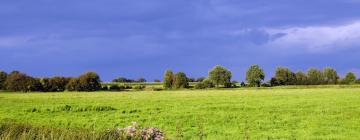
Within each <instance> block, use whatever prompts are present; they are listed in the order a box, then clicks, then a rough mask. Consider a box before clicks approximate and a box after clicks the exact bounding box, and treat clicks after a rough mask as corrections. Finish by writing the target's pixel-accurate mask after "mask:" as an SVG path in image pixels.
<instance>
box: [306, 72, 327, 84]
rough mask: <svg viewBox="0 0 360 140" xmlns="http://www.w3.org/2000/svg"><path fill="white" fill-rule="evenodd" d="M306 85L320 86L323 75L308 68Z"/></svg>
mask: <svg viewBox="0 0 360 140" xmlns="http://www.w3.org/2000/svg"><path fill="white" fill-rule="evenodd" d="M307 78H308V84H309V85H320V84H322V83H323V81H324V80H323V75H322V72H321V71H320V70H317V69H315V68H310V69H309V70H308V72H307Z"/></svg>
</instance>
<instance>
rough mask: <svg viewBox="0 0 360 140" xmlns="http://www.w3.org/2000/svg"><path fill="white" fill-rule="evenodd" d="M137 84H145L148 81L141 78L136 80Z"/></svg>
mask: <svg viewBox="0 0 360 140" xmlns="http://www.w3.org/2000/svg"><path fill="white" fill-rule="evenodd" d="M136 82H139V83H145V82H146V79H145V78H139V79H138V80H136Z"/></svg>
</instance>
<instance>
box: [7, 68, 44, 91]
mask: <svg viewBox="0 0 360 140" xmlns="http://www.w3.org/2000/svg"><path fill="white" fill-rule="evenodd" d="M4 85H5V88H6V89H7V90H10V91H21V92H30V91H42V85H41V83H40V80H39V79H36V78H33V77H30V76H28V75H26V74H24V73H21V72H18V71H13V72H11V73H10V74H9V75H8V76H7V78H6V80H5V83H4Z"/></svg>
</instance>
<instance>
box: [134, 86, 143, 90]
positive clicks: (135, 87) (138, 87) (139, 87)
mask: <svg viewBox="0 0 360 140" xmlns="http://www.w3.org/2000/svg"><path fill="white" fill-rule="evenodd" d="M145 87H146V86H144V85H136V86H134V88H133V89H135V90H144V89H145Z"/></svg>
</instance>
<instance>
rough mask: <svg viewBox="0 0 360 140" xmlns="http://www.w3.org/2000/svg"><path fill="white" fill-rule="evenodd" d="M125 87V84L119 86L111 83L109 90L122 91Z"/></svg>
mask: <svg viewBox="0 0 360 140" xmlns="http://www.w3.org/2000/svg"><path fill="white" fill-rule="evenodd" d="M123 89H124V87H123V86H119V85H110V87H109V90H110V91H121V90H123Z"/></svg>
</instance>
